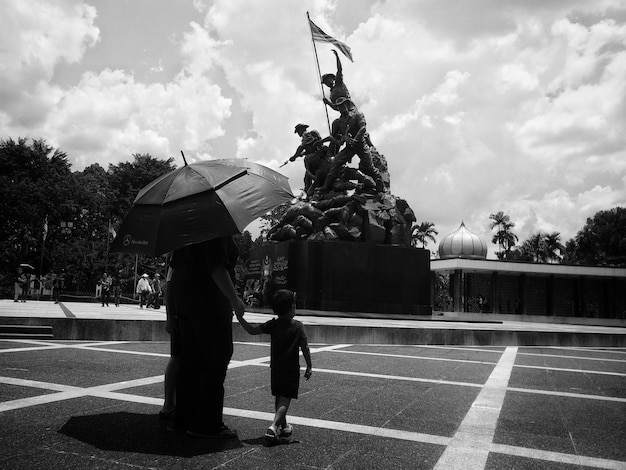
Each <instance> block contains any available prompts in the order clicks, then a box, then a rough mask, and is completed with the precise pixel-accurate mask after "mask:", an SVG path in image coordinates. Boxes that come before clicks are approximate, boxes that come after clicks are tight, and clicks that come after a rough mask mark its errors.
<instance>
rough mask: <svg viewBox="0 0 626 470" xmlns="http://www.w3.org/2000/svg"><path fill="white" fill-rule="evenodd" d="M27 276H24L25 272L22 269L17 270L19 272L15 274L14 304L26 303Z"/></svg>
mask: <svg viewBox="0 0 626 470" xmlns="http://www.w3.org/2000/svg"><path fill="white" fill-rule="evenodd" d="M26 281H27V279H26V274H24V270H23V269H22V268H17V272H16V273H15V282H14V289H15V291H14V293H13V302H19V301H20V300H21V301H22V302H26V300H24V295H23V294H24V289H25V288H26Z"/></svg>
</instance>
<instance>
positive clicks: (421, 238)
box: [411, 222, 439, 248]
mask: <svg viewBox="0 0 626 470" xmlns="http://www.w3.org/2000/svg"><path fill="white" fill-rule="evenodd" d="M435 235H439V232H437V230H435V224H434V223H432V222H422V223H420V224H415V225H413V227H412V228H411V245H412V246H417V243H418V242H419V243H421V244H422V248H426V243H427V242H426V239H429V240H432V241H433V243H436V242H437V239H436V238H435Z"/></svg>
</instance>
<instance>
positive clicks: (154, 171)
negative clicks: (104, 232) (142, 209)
mask: <svg viewBox="0 0 626 470" xmlns="http://www.w3.org/2000/svg"><path fill="white" fill-rule="evenodd" d="M132 156H133V161H132V162H122V163H119V164H118V165H109V170H108V180H109V185H110V195H109V197H110V201H111V216H112V217H114V218H115V219H116V220H117V221H121V220H122V219H123V217H124V216H125V215H126V214H127V213H128V211H129V210H130V207H131V206H132V204H133V202H134V200H135V198H136V197H137V194H138V193H139V190H140V189H141V188H143V187H144V186H145V185H147V184H148V183H150V182H151V181H153V180H155V179H156V178H158V177H159V176H161V175H164V174H166V173H168V172H170V171H172V170H175V169H176V166H175V165H174V164H173V163H174V159H173V158H168V159H167V160H159V159H157V158H153V157H152V156H150V155H149V154H137V153H135V154H133V155H132Z"/></svg>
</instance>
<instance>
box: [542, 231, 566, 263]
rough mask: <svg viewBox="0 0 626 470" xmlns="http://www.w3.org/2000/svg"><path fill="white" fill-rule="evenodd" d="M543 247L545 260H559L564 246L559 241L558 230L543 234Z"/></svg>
mask: <svg viewBox="0 0 626 470" xmlns="http://www.w3.org/2000/svg"><path fill="white" fill-rule="evenodd" d="M543 249H544V255H545V259H546V261H548V262H551V261H552V262H555V263H556V262H560V261H561V257H562V254H563V253H564V251H565V247H564V246H563V244H562V243H561V234H560V233H559V232H552V233H550V234H546V235H544V238H543ZM557 252H558V253H557Z"/></svg>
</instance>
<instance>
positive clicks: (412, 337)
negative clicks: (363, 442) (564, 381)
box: [1, 317, 626, 347]
mask: <svg viewBox="0 0 626 470" xmlns="http://www.w3.org/2000/svg"><path fill="white" fill-rule="evenodd" d="M1 322H2V323H3V324H21V325H49V326H52V330H53V336H54V339H55V340H83V341H85V340H87V341H169V335H168V334H167V332H166V331H165V321H162V320H161V321H159V320H100V319H74V318H31V317H27V318H20V317H11V318H3V319H2V320H1ZM306 330H307V336H308V338H309V342H310V343H323V344H403V345H420V344H425V345H426V344H433V345H459V346H460V345H463V346H567V347H626V334H619V333H581V332H541V331H539V332H538V331H504V330H499V329H498V330H496V329H494V330H471V329H447V328H445V326H442V327H441V328H393V327H390V328H386V327H365V326H337V325H307V326H306ZM233 338H234V340H235V341H246V342H268V341H269V337H268V336H267V335H259V336H252V335H249V334H248V333H246V331H245V330H244V329H243V328H242V326H241V325H239V324H238V323H233Z"/></svg>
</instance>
